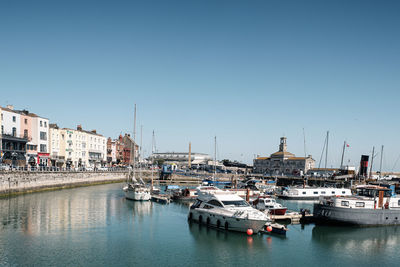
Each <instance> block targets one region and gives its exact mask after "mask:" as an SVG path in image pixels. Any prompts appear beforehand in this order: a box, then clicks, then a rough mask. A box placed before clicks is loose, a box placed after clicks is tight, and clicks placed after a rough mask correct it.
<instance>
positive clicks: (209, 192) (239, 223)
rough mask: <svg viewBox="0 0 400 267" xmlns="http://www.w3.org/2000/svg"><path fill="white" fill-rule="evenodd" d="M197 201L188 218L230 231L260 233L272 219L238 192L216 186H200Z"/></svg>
mask: <svg viewBox="0 0 400 267" xmlns="http://www.w3.org/2000/svg"><path fill="white" fill-rule="evenodd" d="M197 192H198V196H197V199H196V202H195V203H194V204H193V205H192V206H191V207H190V210H189V214H188V219H189V220H191V221H196V222H198V223H200V224H206V225H207V226H210V227H216V228H221V229H225V230H230V231H239V232H246V231H247V230H248V229H252V230H253V233H258V232H259V231H260V230H262V229H263V227H264V225H265V224H266V223H267V222H269V221H270V218H269V217H268V215H266V214H264V213H262V212H261V211H258V210H256V209H254V208H252V207H251V206H250V205H249V204H248V203H247V202H246V201H245V200H244V199H242V198H241V197H239V196H237V195H236V194H234V193H232V192H229V191H225V190H221V189H218V188H216V187H210V186H208V187H198V188H197Z"/></svg>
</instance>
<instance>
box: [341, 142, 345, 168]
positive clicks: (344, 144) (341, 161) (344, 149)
mask: <svg viewBox="0 0 400 267" xmlns="http://www.w3.org/2000/svg"><path fill="white" fill-rule="evenodd" d="M345 149H346V141H344V144H343V151H342V160H341V161H340V169H343V158H344V150H345Z"/></svg>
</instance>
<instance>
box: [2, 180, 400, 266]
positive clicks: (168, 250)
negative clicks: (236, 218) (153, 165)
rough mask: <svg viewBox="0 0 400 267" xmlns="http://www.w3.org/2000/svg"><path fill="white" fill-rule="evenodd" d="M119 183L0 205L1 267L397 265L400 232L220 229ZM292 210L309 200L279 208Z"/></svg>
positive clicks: (312, 228)
mask: <svg viewBox="0 0 400 267" xmlns="http://www.w3.org/2000/svg"><path fill="white" fill-rule="evenodd" d="M121 187H122V185H121V184H111V185H101V186H92V187H85V188H77V189H69V190H61V191H54V192H45V193H36V194H30V195H24V196H18V197H13V198H10V199H0V221H1V224H0V266H212V265H214V266H216V265H230V266H243V265H251V266H321V265H324V266H361V265H363V266H377V265H380V266H398V264H399V260H400V256H399V255H400V227H375V228H351V227H346V228H343V227H321V226H315V225H305V226H301V225H290V226H289V232H288V234H287V237H286V238H284V237H280V236H274V235H256V236H253V237H247V236H246V235H245V234H242V233H233V232H224V231H217V230H215V229H208V228H206V227H204V226H203V227H201V226H199V225H197V224H189V223H188V222H187V220H186V216H187V211H188V206H185V205H181V204H170V205H160V204H157V203H152V202H143V203H140V202H132V201H129V200H125V198H124V196H123V193H122V190H121ZM284 204H285V205H287V206H288V207H289V208H290V209H295V210H298V209H299V208H302V207H311V206H312V204H310V202H308V203H307V202H304V203H301V202H300V203H299V202H284Z"/></svg>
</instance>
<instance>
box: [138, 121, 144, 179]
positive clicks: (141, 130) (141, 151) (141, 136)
mask: <svg viewBox="0 0 400 267" xmlns="http://www.w3.org/2000/svg"><path fill="white" fill-rule="evenodd" d="M142 144H143V125H140V147H139V162H138V163H139V172H140V173H139V175H140V178H142V166H141V160H140V158H142V159H143V156H142V153H143V148H142V147H143V146H142Z"/></svg>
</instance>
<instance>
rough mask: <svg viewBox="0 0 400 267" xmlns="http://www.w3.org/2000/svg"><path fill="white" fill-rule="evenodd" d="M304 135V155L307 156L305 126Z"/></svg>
mask: <svg viewBox="0 0 400 267" xmlns="http://www.w3.org/2000/svg"><path fill="white" fill-rule="evenodd" d="M303 137H304V157H305V158H306V157H307V150H306V133H305V132H304V128H303Z"/></svg>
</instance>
